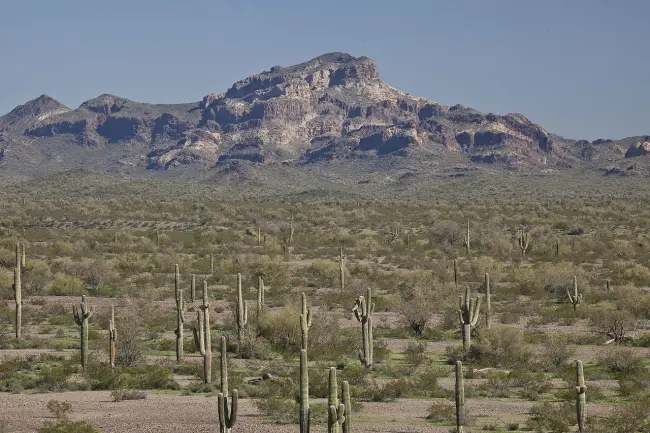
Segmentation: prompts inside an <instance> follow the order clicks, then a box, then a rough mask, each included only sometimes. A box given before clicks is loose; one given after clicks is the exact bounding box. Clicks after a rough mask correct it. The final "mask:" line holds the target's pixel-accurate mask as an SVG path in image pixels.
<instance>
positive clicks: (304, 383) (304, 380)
mask: <svg viewBox="0 0 650 433" xmlns="http://www.w3.org/2000/svg"><path fill="white" fill-rule="evenodd" d="M299 416H300V433H309V428H310V427H311V417H310V409H309V372H308V369H307V350H306V349H300V414H299Z"/></svg>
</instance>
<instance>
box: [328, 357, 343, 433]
mask: <svg viewBox="0 0 650 433" xmlns="http://www.w3.org/2000/svg"><path fill="white" fill-rule="evenodd" d="M327 407H328V408H329V416H328V417H327V432H328V433H338V432H339V425H342V424H343V423H344V422H345V405H344V404H342V403H339V396H338V384H337V383H336V367H330V376H329V393H328V397H327Z"/></svg>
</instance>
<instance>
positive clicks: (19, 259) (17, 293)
mask: <svg viewBox="0 0 650 433" xmlns="http://www.w3.org/2000/svg"><path fill="white" fill-rule="evenodd" d="M23 254H24V250H23ZM24 262H25V259H24V256H23V255H21V248H20V243H18V242H16V267H15V268H14V284H13V286H11V288H12V289H13V291H14V301H15V302H16V338H17V339H20V337H21V336H22V332H23V291H22V283H21V278H20V277H21V274H22V268H23V267H24V266H25V265H24Z"/></svg>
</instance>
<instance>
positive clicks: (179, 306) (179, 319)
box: [174, 265, 185, 362]
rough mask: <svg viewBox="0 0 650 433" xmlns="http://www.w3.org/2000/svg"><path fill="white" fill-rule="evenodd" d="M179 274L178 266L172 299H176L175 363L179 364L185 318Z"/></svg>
mask: <svg viewBox="0 0 650 433" xmlns="http://www.w3.org/2000/svg"><path fill="white" fill-rule="evenodd" d="M180 279H181V274H180V272H179V270H178V265H176V266H175V268H174V297H175V299H176V330H175V331H174V333H175V334H176V362H181V361H182V360H183V333H184V332H183V324H184V323H185V317H183V311H184V309H185V303H184V302H183V290H182V289H181V284H180Z"/></svg>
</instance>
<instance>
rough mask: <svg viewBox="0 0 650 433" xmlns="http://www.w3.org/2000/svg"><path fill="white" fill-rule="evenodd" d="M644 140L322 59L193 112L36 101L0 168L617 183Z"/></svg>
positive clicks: (363, 60) (10, 131) (8, 140)
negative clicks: (562, 123)
mask: <svg viewBox="0 0 650 433" xmlns="http://www.w3.org/2000/svg"><path fill="white" fill-rule="evenodd" d="M649 141H650V138H649V137H631V138H627V139H623V140H617V141H613V140H596V141H593V142H587V141H586V140H578V141H576V140H568V139H565V138H562V137H559V136H557V135H554V134H551V133H549V132H548V131H546V130H545V129H544V128H543V127H541V126H539V125H536V124H534V123H532V122H531V121H530V120H528V119H527V118H526V117H524V116H523V115H521V114H506V115H497V114H493V113H487V114H486V113H481V112H479V111H477V110H474V109H472V108H469V107H465V106H463V105H454V106H444V105H441V104H438V103H436V102H434V101H431V100H427V99H424V98H420V97H417V96H412V95H410V94H407V93H404V92H402V91H400V90H398V89H396V88H394V87H391V86H390V85H388V84H387V83H385V82H384V81H383V80H382V79H381V77H380V74H379V68H378V66H377V64H376V63H375V62H374V61H373V60H371V59H369V58H367V57H353V56H351V55H349V54H345V53H329V54H325V55H322V56H319V57H316V58H314V59H312V60H309V61H307V62H304V63H301V64H298V65H294V66H289V67H281V66H274V67H272V68H271V69H270V70H269V71H264V72H262V73H260V74H257V75H253V76H251V77H248V78H245V79H243V80H241V81H238V82H236V83H234V84H233V85H232V87H230V88H229V89H228V90H227V91H226V92H225V93H211V94H209V95H207V96H205V97H204V98H203V100H202V101H198V102H195V103H187V104H168V105H161V104H146V103H140V102H134V101H131V100H128V99H125V98H121V97H118V96H113V95H106V94H105V95H101V96H99V97H97V98H94V99H91V100H89V101H86V102H84V103H83V104H81V106H79V107H78V108H77V109H69V108H67V107H65V106H64V105H63V104H60V103H59V102H57V101H55V100H54V99H52V98H50V97H48V96H45V95H43V96H40V97H39V98H37V99H35V100H33V101H30V102H28V103H26V104H24V105H21V106H19V107H17V108H16V109H14V110H12V111H11V112H10V113H8V114H6V115H4V116H2V117H0V170H2V169H5V170H12V169H13V170H22V172H24V173H31V174H32V175H35V176H37V175H38V174H39V172H40V171H48V172H52V171H60V170H66V169H72V168H85V169H90V170H99V171H117V172H127V173H147V172H148V173H160V172H168V173H171V174H173V173H174V172H176V171H179V170H180V171H181V172H182V171H184V170H185V171H186V172H187V171H191V172H195V173H197V172H199V173H200V172H206V173H208V172H210V170H213V171H214V170H216V172H220V171H224V170H222V169H221V168H223V166H227V165H228V164H230V162H229V161H233V160H240V161H247V162H248V163H255V164H258V165H265V166H266V165H274V164H284V165H285V166H286V165H293V166H297V167H308V166H310V165H313V164H318V163H325V162H328V161H330V162H331V161H348V162H349V163H350V164H354V163H355V162H354V161H358V160H360V159H369V158H370V159H373V158H375V159H376V158H382V157H395V158H403V159H404V160H406V161H409V160H412V161H433V162H435V161H443V160H447V159H450V158H451V159H452V160H453V161H455V164H461V165H465V166H468V167H469V166H473V165H476V164H478V165H479V166H483V165H487V164H496V165H497V166H504V167H507V168H511V169H567V168H571V167H578V166H585V167H588V168H592V169H600V170H601V171H603V172H604V173H607V172H608V171H609V170H615V172H614V173H610V174H621V173H619V171H623V172H625V171H627V172H626V173H623V174H629V172H634V170H632V171H630V170H624V169H623V168H622V167H623V166H625V165H626V164H627V162H625V161H626V160H628V159H631V158H640V159H638V161H642V160H643V161H644V160H645V159H647V158H650V157H647V156H646V154H648V153H649V152H650V143H648V142H649ZM640 164H641V165H642V166H644V167H645V166H646V165H647V164H645V163H642V162H640ZM220 167H221V168H220ZM235 167H242V166H241V164H239V165H236V166H235ZM616 170H618V171H616ZM225 172H229V171H228V170H226V171H225Z"/></svg>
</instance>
